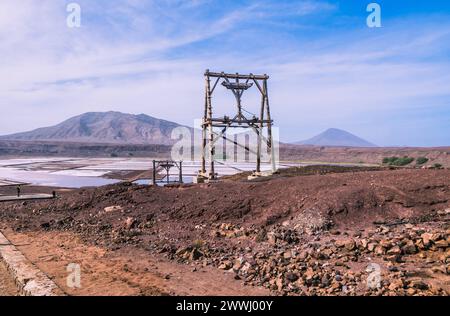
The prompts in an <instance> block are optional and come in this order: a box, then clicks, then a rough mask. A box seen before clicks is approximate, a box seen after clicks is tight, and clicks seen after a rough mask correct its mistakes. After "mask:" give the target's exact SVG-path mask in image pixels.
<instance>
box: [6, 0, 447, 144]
mask: <svg viewBox="0 0 450 316" xmlns="http://www.w3.org/2000/svg"><path fill="white" fill-rule="evenodd" d="M108 3H110V2H107V1H95V2H94V1H87V0H82V1H80V4H81V6H82V10H83V16H82V17H83V20H82V28H81V29H69V28H67V27H66V26H65V18H66V11H65V7H64V5H63V3H60V4H55V1H53V0H41V1H39V2H37V1H33V0H22V1H14V0H3V1H2V2H0V55H1V56H2V60H1V61H0V109H2V111H3V113H8V115H3V116H2V117H1V118H0V133H10V132H16V131H19V130H25V129H29V128H35V127H40V126H43V125H48V124H53V123H57V122H59V121H60V120H62V119H65V118H67V117H69V116H71V115H76V114H79V113H82V112H85V111H94V110H95V111H104V110H120V111H124V112H132V113H141V112H144V113H147V114H149V115H154V116H157V117H162V118H166V119H172V120H175V121H179V122H181V123H184V124H189V123H190V122H192V121H193V119H194V118H197V117H199V116H200V115H201V112H202V111H201V106H202V102H203V78H202V73H203V71H204V70H205V69H206V68H211V69H213V70H219V71H220V70H226V71H241V72H245V71H248V72H254V73H257V72H264V73H269V74H270V75H271V80H270V93H271V98H272V100H271V104H272V107H273V109H272V112H273V114H274V117H275V119H276V120H277V123H278V125H279V126H280V127H281V137H282V138H284V139H290V140H294V139H301V138H306V137H308V136H312V135H311V134H313V133H314V132H320V129H322V128H324V127H331V126H336V125H338V126H336V127H350V128H356V129H358V130H357V131H356V132H359V133H360V134H362V135H363V136H366V135H367V136H368V138H369V139H370V140H372V141H374V142H377V143H383V141H384V139H381V138H376V137H375V138H371V137H370V135H371V134H376V133H374V132H373V131H374V128H373V127H372V128H371V127H369V126H361V124H360V123H358V122H357V121H358V120H359V121H360V122H363V121H366V122H367V121H368V120H367V113H372V112H374V111H386V113H389V112H390V111H398V110H408V109H411V108H413V107H421V106H423V102H424V100H427V99H430V98H433V100H436V98H439V97H448V95H449V89H448V82H450V75H449V74H450V61H449V60H448V58H446V57H445V56H440V55H439V53H440V51H441V50H444V51H445V50H446V49H448V48H449V44H448V43H449V42H450V41H448V39H449V35H450V26H449V23H444V22H442V21H441V20H436V21H431V22H430V21H427V22H426V23H425V24H424V25H423V26H422V27H421V29H420V30H412V29H411V27H410V24H409V21H400V22H397V23H393V24H392V25H391V26H390V27H385V29H383V30H380V31H379V32H376V31H375V32H372V33H368V32H369V31H368V30H366V29H364V30H360V31H352V30H347V31H342V30H341V31H336V32H334V33H333V34H332V36H330V37H327V38H323V37H322V38H320V39H317V40H311V39H310V40H307V41H306V40H304V39H299V40H298V43H297V42H285V43H283V45H282V47H272V46H270V45H271V42H270V39H268V43H267V44H268V46H269V47H268V48H267V50H266V51H264V52H261V53H255V52H249V51H240V43H239V42H232V44H234V45H230V43H227V44H226V45H225V44H224V45H223V46H220V43H221V41H216V42H214V45H215V46H213V45H208V44H205V43H206V42H208V41H212V40H214V39H215V38H219V39H224V42H225V39H226V37H225V36H226V35H228V34H230V35H231V36H233V35H235V34H239V33H240V32H244V31H245V29H243V27H245V25H247V24H248V23H249V20H250V18H251V20H252V21H253V19H257V20H258V21H259V22H260V23H263V24H264V23H267V25H269V23H270V22H271V21H270V20H271V18H277V17H280V16H283V15H285V16H286V15H287V16H292V15H294V16H298V18H302V16H304V15H309V14H315V13H319V12H330V11H333V10H337V8H336V7H335V6H334V5H331V4H328V3H327V2H317V1H314V2H313V1H304V2H301V1H299V2H292V3H288V4H279V3H278V2H275V1H266V2H249V3H248V4H247V5H245V6H243V7H240V8H232V7H231V8H230V6H228V7H227V6H225V9H223V10H218V9H217V8H216V7H215V6H214V5H215V4H217V3H215V2H214V1H208V0H198V1H177V0H166V1H156V2H154V1H144V0H128V1H123V2H121V4H117V5H114V6H112V5H108ZM209 10H212V11H211V15H210V14H209V13H208V12H209ZM214 10H215V11H214ZM249 32H251V33H250V34H251V35H254V36H258V37H263V36H266V33H265V32H263V31H262V33H260V34H258V33H254V32H255V30H254V29H252V30H251V31H250V30H249ZM237 39H239V37H237V38H236V40H237ZM229 40H230V39H229ZM234 40H235V39H234V38H232V39H231V40H230V41H234ZM277 43H279V42H277ZM243 44H247V43H243ZM195 45H200V47H199V48H195ZM202 45H203V46H204V49H203V50H202ZM193 46H194V48H193ZM190 50H192V51H190ZM174 52H176V53H177V54H175V55H174ZM180 56H182V57H180ZM256 98H257V96H256V95H251V96H250V100H255V101H256ZM223 100H225V97H224V96H223V97H222V96H218V97H217V101H223ZM428 106H430V107H432V106H433V105H432V104H428ZM436 106H441V102H436ZM224 109H225V108H224V106H223V105H222V106H221V105H217V110H218V111H219V112H220V111H223V110H224ZM250 110H251V109H250ZM36 113H37V114H38V115H36ZM364 118H366V119H365V120H364ZM17 122H21V124H20V125H18V124H17ZM342 125H344V126H342ZM380 135H381V134H380ZM383 137H385V136H383Z"/></svg>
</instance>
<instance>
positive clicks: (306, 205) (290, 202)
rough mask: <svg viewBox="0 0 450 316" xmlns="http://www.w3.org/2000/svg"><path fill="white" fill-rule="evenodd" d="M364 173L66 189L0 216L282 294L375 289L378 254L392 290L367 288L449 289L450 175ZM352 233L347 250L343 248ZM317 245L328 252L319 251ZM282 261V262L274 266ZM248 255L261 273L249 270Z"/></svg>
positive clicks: (25, 227)
mask: <svg viewBox="0 0 450 316" xmlns="http://www.w3.org/2000/svg"><path fill="white" fill-rule="evenodd" d="M316 168H318V167H316ZM357 170H358V169H350V170H345V171H347V172H341V171H342V170H339V168H338V169H336V172H337V173H333V170H329V167H326V168H325V167H324V170H320V168H319V169H317V173H318V174H312V175H311V172H310V171H308V172H305V173H306V174H310V175H299V174H302V172H300V171H298V170H295V171H294V172H293V173H292V174H289V173H288V174H286V173H284V174H283V173H282V174H281V175H279V176H277V177H274V178H272V179H265V180H264V181H257V182H248V181H231V180H228V181H223V182H219V183H214V184H201V185H179V186H171V187H150V186H137V185H130V184H119V185H112V186H106V187H102V188H96V189H80V190H72V191H64V192H60V197H59V198H58V199H57V200H52V201H42V202H24V203H21V204H17V203H16V204H14V203H7V204H3V205H2V211H1V213H0V222H1V223H2V224H3V227H7V228H10V229H12V230H13V231H14V234H17V233H24V234H30V233H31V234H44V233H45V234H48V233H51V232H54V233H55V234H56V233H61V232H65V233H68V234H73V233H75V234H76V235H78V236H80V237H81V241H82V242H83V243H87V244H89V245H91V246H95V247H100V248H101V249H105V251H109V252H111V253H115V254H118V253H122V254H123V253H128V254H132V253H133V252H134V251H141V252H142V253H148V255H149V256H150V254H155V253H161V254H163V255H164V256H165V258H168V259H173V260H176V261H178V262H182V263H186V262H187V263H190V264H194V265H196V266H197V265H200V266H202V267H216V268H220V269H223V270H230V271H234V272H235V273H236V278H243V279H244V281H245V283H246V284H250V285H254V286H265V287H267V288H269V289H270V290H272V291H274V292H275V293H279V294H327V295H338V294H342V292H341V291H344V290H343V289H344V288H345V289H346V290H345V291H350V292H348V293H356V294H358V293H359V294H365V293H367V291H366V290H364V289H362V288H361V286H360V285H361V284H360V283H361V282H362V281H361V280H362V278H363V276H364V272H363V271H362V270H364V266H365V265H367V262H370V260H371V259H370V258H371V257H372V254H373V256H375V257H377V258H378V257H379V259H376V260H375V259H372V260H375V261H372V262H378V263H380V264H381V265H382V267H384V268H385V269H391V268H392V265H394V266H395V269H394V268H392V271H391V270H389V271H391V272H389V273H387V275H386V276H385V278H386V280H388V281H387V282H388V283H386V285H385V287H383V290H379V292H376V291H375V292H370V291H369V293H375V294H386V295H387V294H388V293H389V295H391V294H393V293H394V295H404V294H408V295H413V294H420V293H422V294H425V295H437V294H439V293H441V294H442V293H445V292H440V291H442V289H444V291H448V289H449V288H448V285H449V283H448V277H447V276H446V275H448V271H450V269H448V265H449V262H448V255H449V254H448V232H449V231H448V229H449V225H448V218H449V214H448V213H450V212H448V213H446V211H447V210H448V209H449V207H450V170H445V169H444V170H420V169H404V170H378V171H357ZM426 232H430V233H431V234H435V235H433V236H434V237H433V238H434V239H433V241H432V244H427V245H423V240H422V239H423V238H425V237H423V236H422V235H423V234H424V233H426ZM337 234H339V235H337ZM39 236H41V235H39ZM426 236H428V235H426ZM349 238H353V240H352V241H351V242H350V246H349V247H347V246H345V247H344V246H343V247H344V248H341V246H339V245H337V244H336V243H338V242H339V240H341V241H342V242H349V241H348V240H347V239H349ZM426 238H428V237H426ZM386 239H387V240H388V241H383V240H386ZM446 240H447V241H446ZM353 242H354V243H355V246H352V244H351V243H353ZM411 242H413V245H412V246H411V245H410V243H411ZM414 243H416V244H414ZM421 243H422V244H421ZM446 243H447V244H446ZM367 244H375V245H374V246H373V247H372V248H371V246H369V247H368V246H367ZM379 244H380V245H381V246H377V245H379ZM408 245H409V246H408ZM377 247H378V248H377ZM380 247H381V248H380ZM396 247H398V249H400V250H399V251H397V250H396ZM347 248H348V249H347ZM413 248H414V249H413ZM346 249H347V250H346ZM319 250H320V251H321V252H324V253H326V255H321V256H319V257H318V258H316V257H315V255H314V253H316V252H317V251H319ZM48 251H51V250H50V249H49V250H48ZM287 251H288V252H289V255H287V254H286V252H287ZM311 251H312V252H311ZM389 251H391V252H392V254H390V253H389ZM375 252H376V253H375ZM290 253H293V254H294V253H296V254H297V255H292V256H291V254H290ZM305 254H306V255H305ZM304 255H305V256H306V257H304V258H303V256H304ZM394 255H395V256H401V258H400V257H399V258H397V257H395V258H393V257H392V256H394ZM248 256H251V257H252V258H253V259H248ZM278 256H281V257H278ZM389 256H390V257H389ZM424 256H425V257H424ZM442 256H444V257H442ZM240 258H246V259H245V260H244V259H240ZM283 258H284V259H283ZM301 258H303V259H301ZM367 258H368V259H367ZM425 258H429V263H427V264H428V265H427V264H425ZM431 258H434V259H431ZM236 260H240V263H239V264H238V269H237V270H236V269H235V268H234V266H235V265H236V263H235V261H236ZM273 260H275V261H277V262H278V264H275V265H273V266H272V265H271V264H269V262H272V261H273ZM278 260H281V261H278ZM286 260H287V261H286ZM367 260H369V261H367ZM383 260H387V262H389V265H386V264H385V263H386V262H385V261H383ZM392 260H393V261H392ZM396 260H397V261H398V260H399V261H398V262H397V261H396ZM421 260H422V261H423V262H422V261H421ZM427 260H428V259H427ZM442 260H443V261H442ZM341 261H342V262H341ZM243 262H246V263H248V262H251V263H250V266H251V267H252V268H249V267H248V266H247V268H246V269H245V271H244V270H243V269H244V268H245V265H244V263H243ZM316 262H322V264H323V265H324V266H323V267H318V266H316ZM383 262H384V263H383ZM438 263H439V265H438ZM330 264H331V267H334V265H335V264H336V268H331V267H330ZM430 264H431V265H433V268H435V270H436V269H437V270H436V271H443V272H442V273H443V275H440V274H439V273H441V272H439V273H438V272H436V273H438V274H435V273H434V274H433V275H432V276H431V277H430V276H429V277H427V278H423V279H424V280H425V279H429V281H427V282H429V284H437V285H435V287H430V286H431V285H426V286H425V285H422V284H416V283H414V282H416V281H414V280H413V279H412V278H413V277H414V275H410V274H408V273H410V271H412V270H415V269H418V270H419V272H417V273H419V275H420V273H422V274H423V273H425V272H424V271H425V270H423V269H431V266H429V265H430ZM310 265H311V266H310ZM397 265H398V267H397ZM342 267H347V268H345V269H344V268H342ZM286 269H287V270H286ZM310 269H311V270H310ZM340 269H344V271H339V270H340ZM346 269H347V270H346ZM348 269H349V270H348ZM442 269H443V270H442ZM446 269H447V270H446ZM249 271H250V272H249ZM408 271H409V272H408ZM426 271H428V270H426ZM446 271H447V272H446ZM349 273H350V274H349ZM396 273H397V274H398V275H397V274H396ZM340 275H342V277H341V276H340ZM299 276H301V277H300V279H299V280H298V278H299ZM316 276H317V278H319V279H320V282H319V283H317V282H316V281H317V279H316ZM328 278H331V279H333V282H331V281H330V282H329V283H328V281H327V279H328ZM334 278H336V280H337V281H336V280H334ZM342 278H343V279H344V280H343V281H342V280H340V279H342ZM398 278H400V279H402V280H403V279H404V281H402V282H403V283H402V285H401V286H399V287H398V288H395V289H392V290H391V288H389V287H390V286H391V284H392V282H393V280H395V279H398ZM331 279H330V280H331ZM358 280H360V281H358ZM389 280H390V281H389ZM300 281H301V284H297V283H298V282H300ZM343 282H347V283H345V284H344V283H343ZM358 282H359V283H358ZM389 282H390V283H389ZM294 283H295V284H296V285H294ZM320 284H321V285H320ZM319 285H320V286H319ZM383 286H384V285H383ZM316 287H317V288H316ZM347 288H349V289H351V290H348V289H347ZM392 288H394V286H392ZM380 291H381V292H380ZM383 291H385V292H383ZM395 291H397V292H395ZM402 291H403V292H402ZM144 292H145V291H144ZM162 292H164V291H162ZM139 293H141V292H139ZM139 293H133V294H139ZM195 293H198V292H195ZM345 293H347V292H345ZM345 293H344V294H345ZM395 293H397V294H395ZM141 294H142V293H141ZM150 294H151V293H150Z"/></svg>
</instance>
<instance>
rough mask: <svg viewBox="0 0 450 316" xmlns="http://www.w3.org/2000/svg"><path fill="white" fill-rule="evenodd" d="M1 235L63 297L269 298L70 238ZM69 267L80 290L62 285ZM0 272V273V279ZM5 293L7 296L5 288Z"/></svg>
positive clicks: (206, 274) (138, 253)
mask: <svg viewBox="0 0 450 316" xmlns="http://www.w3.org/2000/svg"><path fill="white" fill-rule="evenodd" d="M5 234H6V236H7V238H8V239H9V240H11V241H12V243H14V244H15V245H16V246H17V248H18V249H19V250H20V251H21V252H22V253H23V254H24V255H25V256H26V257H27V258H28V259H29V260H31V262H33V263H35V264H36V265H37V266H38V267H39V268H40V269H41V270H42V271H44V272H45V273H46V274H47V275H48V276H50V277H51V279H53V280H54V281H55V282H56V284H57V285H58V286H59V287H60V288H61V289H62V290H63V291H65V292H66V293H67V294H69V295H75V296H78V295H82V296H85V295H101V296H109V295H115V296H116V295H133V296H141V295H157V296H158V295H268V294H269V291H268V290H267V289H263V288H257V287H255V288H251V289H249V288H248V287H244V286H243V284H242V281H238V280H234V278H233V275H232V274H230V273H226V272H223V271H219V270H217V269H213V268H212V267H202V266H196V265H194V266H191V265H182V264H177V263H174V262H170V261H168V260H167V259H165V258H163V257H162V256H158V255H153V254H152V255H151V254H149V253H148V252H147V251H144V250H142V249H136V248H129V249H122V250H121V251H115V252H113V251H108V250H105V249H102V248H100V247H95V246H89V245H86V244H84V243H83V242H81V241H80V239H79V238H78V237H77V236H75V235H74V234H71V233H60V232H33V233H15V232H13V231H11V230H7V231H6V233H5ZM70 263H75V264H79V265H80V268H81V288H70V287H68V286H67V284H68V283H67V278H68V276H69V272H67V266H68V265H69V264H70ZM194 270H195V271H194ZM1 272H2V271H1V269H0V276H1ZM2 285H3V284H0V292H1V290H2V289H3V288H2ZM6 290H9V292H7V293H11V292H10V291H11V289H6ZM6 290H5V291H6Z"/></svg>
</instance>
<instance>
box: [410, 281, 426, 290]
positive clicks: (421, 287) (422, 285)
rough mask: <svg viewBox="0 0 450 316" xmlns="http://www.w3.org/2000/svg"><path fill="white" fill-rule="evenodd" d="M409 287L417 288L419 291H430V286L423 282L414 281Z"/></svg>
mask: <svg viewBox="0 0 450 316" xmlns="http://www.w3.org/2000/svg"><path fill="white" fill-rule="evenodd" d="M409 287H411V288H415V289H418V290H428V288H429V286H428V284H426V283H425V282H423V281H421V280H413V281H411V282H410V283H409Z"/></svg>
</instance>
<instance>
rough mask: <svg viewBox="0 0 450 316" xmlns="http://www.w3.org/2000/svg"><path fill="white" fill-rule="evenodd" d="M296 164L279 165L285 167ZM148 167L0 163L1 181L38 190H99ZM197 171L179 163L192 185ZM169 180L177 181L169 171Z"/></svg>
mask: <svg viewBox="0 0 450 316" xmlns="http://www.w3.org/2000/svg"><path fill="white" fill-rule="evenodd" d="M293 165H299V164H293V163H289V164H283V165H282V166H281V167H289V166H293ZM151 166H152V159H151V158H91V159H90V158H46V157H44V158H39V157H38V158H29V159H4V160H0V182H1V179H5V180H8V181H17V182H26V183H30V184H33V185H40V186H55V187H65V188H80V187H87V186H102V185H107V184H112V183H117V182H119V180H115V179H109V178H106V177H105V176H106V175H107V174H109V173H111V172H117V171H145V170H149V169H150V168H151ZM261 167H262V168H261V169H262V170H263V171H267V170H270V165H269V164H263V165H262V166H261ZM254 168H255V164H254V163H250V162H249V163H245V162H244V163H226V162H218V163H216V172H217V173H218V175H219V176H224V175H232V174H236V173H239V172H243V171H252V170H253V169H254ZM199 169H200V162H198V161H187V162H183V181H184V182H186V183H189V182H192V178H193V177H194V176H195V175H196V174H197V172H198V170H199ZM173 172H174V173H171V177H177V176H178V175H177V174H176V172H177V171H175V170H174V171H173ZM137 183H142V184H148V183H149V180H138V181H137ZM0 185H1V184H0Z"/></svg>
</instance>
